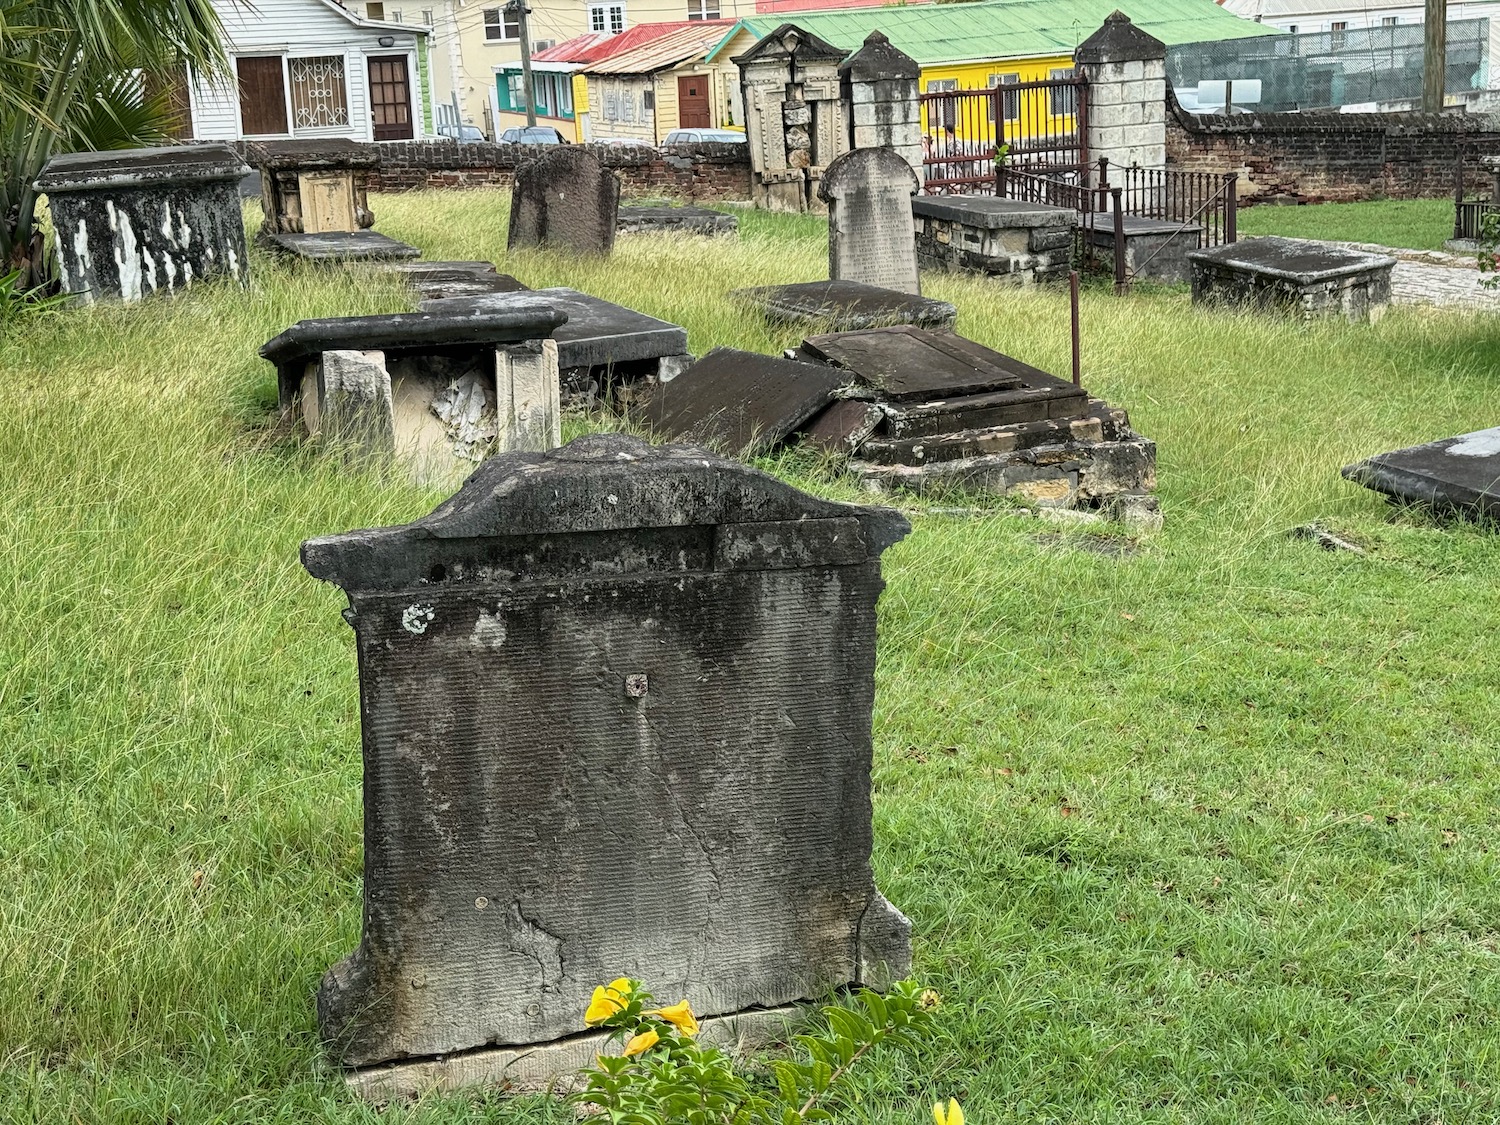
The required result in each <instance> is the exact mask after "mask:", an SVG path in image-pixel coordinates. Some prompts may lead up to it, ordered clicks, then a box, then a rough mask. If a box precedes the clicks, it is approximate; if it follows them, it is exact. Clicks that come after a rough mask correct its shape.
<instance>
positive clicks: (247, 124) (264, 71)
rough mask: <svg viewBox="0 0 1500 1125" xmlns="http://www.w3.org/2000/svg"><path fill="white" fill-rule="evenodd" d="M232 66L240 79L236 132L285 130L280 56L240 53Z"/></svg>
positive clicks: (260, 133) (262, 133) (249, 134)
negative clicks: (238, 128)
mask: <svg viewBox="0 0 1500 1125" xmlns="http://www.w3.org/2000/svg"><path fill="white" fill-rule="evenodd" d="M234 66H235V71H236V73H237V74H238V75H239V79H240V132H241V133H243V134H244V135H245V136H247V137H267V136H275V135H278V134H281V135H284V134H286V133H288V132H289V131H290V130H288V129H287V127H286V83H285V81H284V80H283V78H282V72H281V56H280V55H241V56H239V58H237V59H235V60H234Z"/></svg>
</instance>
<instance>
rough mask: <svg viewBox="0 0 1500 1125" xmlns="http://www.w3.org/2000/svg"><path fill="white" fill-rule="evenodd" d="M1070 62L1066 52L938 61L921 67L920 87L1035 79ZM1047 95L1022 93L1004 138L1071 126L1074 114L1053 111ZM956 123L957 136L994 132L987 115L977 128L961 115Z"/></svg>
mask: <svg viewBox="0 0 1500 1125" xmlns="http://www.w3.org/2000/svg"><path fill="white" fill-rule="evenodd" d="M1072 66H1073V60H1072V58H1071V57H1069V56H1067V55H1056V56H1053V57H1051V58H1040V59H1005V60H1003V61H998V62H996V61H991V62H979V63H951V64H940V65H934V66H927V67H923V68H922V73H921V77H920V79H919V82H920V86H919V89H920V90H921V92H922V93H924V94H925V93H929V92H931V89H932V88H931V87H930V86H929V83H933V82H943V83H947V82H953V83H955V86H954V89H957V90H987V89H989V88H990V86H991V85H992V84H993V83H992V80H991V76H992V75H1001V74H1016V75H1019V76H1020V79H1019V80H1020V81H1022V82H1036V81H1041V80H1045V79H1048V78H1051V77H1052V71H1054V70H1067V69H1070V68H1071V67H1072ZM1050 97H1051V92H1050V91H1047V90H1028V91H1025V92H1023V93H1021V94H1020V99H1021V101H1020V106H1019V110H1020V113H1019V119H1018V120H1015V121H1008V122H1006V129H1005V137H1006V139H1008V140H1016V139H1020V138H1025V137H1029V136H1032V135H1033V134H1035V133H1040V132H1050V133H1053V134H1056V133H1064V132H1067V131H1069V130H1071V129H1072V128H1073V115H1072V114H1053V113H1052V112H1051V106H1050V104H1049V99H1050ZM1039 123H1045V126H1046V127H1045V128H1044V129H1039V128H1038V127H1037V126H1038V124H1039ZM955 124H956V129H955V135H956V136H957V138H958V139H959V140H975V139H981V138H982V139H985V140H988V139H990V138H991V137H992V136H993V133H992V132H991V127H990V123H989V120H988V115H986V118H985V120H983V121H981V122H979V123H978V128H977V130H976V128H975V127H974V126H975V122H973V121H965V120H964V119H963V117H962V116H960V118H959V120H958V121H957V122H956V123H955ZM922 131H923V133H924V134H926V133H929V132H930V130H929V128H928V121H927V108H926V107H925V106H924V107H923V110H922ZM971 134H973V135H971Z"/></svg>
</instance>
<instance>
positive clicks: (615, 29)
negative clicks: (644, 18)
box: [589, 4, 625, 35]
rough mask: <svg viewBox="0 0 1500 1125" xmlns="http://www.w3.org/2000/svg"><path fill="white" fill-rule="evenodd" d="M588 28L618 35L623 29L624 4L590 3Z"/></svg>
mask: <svg viewBox="0 0 1500 1125" xmlns="http://www.w3.org/2000/svg"><path fill="white" fill-rule="evenodd" d="M589 30H590V31H603V32H607V33H608V34H610V35H618V34H620V32H622V31H624V30H625V5H624V4H590V5H589Z"/></svg>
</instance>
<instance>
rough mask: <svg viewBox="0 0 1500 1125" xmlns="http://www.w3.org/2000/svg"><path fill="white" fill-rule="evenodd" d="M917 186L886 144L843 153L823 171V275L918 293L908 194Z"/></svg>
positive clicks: (820, 192) (907, 167)
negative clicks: (825, 263) (825, 219)
mask: <svg viewBox="0 0 1500 1125" xmlns="http://www.w3.org/2000/svg"><path fill="white" fill-rule="evenodd" d="M921 188H922V185H921V183H920V182H919V181H918V180H917V174H916V173H915V172H913V171H912V170H911V165H910V164H908V163H907V162H906V161H905V160H903V159H902V158H901V157H899V156H897V155H896V153H895V152H893V151H892V150H891V149H888V148H864V149H855V150H854V151H853V152H846V153H844V155H843V156H840V157H839V158H838V159H837V160H835V161H834V162H833V163H832V164H831V165H830V166H829V168H828V171H827V172H826V173H824V175H823V182H822V184H821V185H820V186H819V188H818V196H819V198H821V199H822V200H823V201H824V202H825V203H827V204H828V276H829V278H831V279H832V280H834V281H858V282H861V283H863V284H865V285H878V286H880V287H881V288H883V289H895V290H898V291H900V292H902V293H921V292H922V284H921V281H920V280H919V278H918V276H917V251H916V245H915V241H914V238H915V233H914V229H913V223H912V213H911V197H912V196H914V195H916V194H917V192H918V191H920V190H921Z"/></svg>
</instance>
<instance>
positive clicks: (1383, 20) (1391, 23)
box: [1380, 16, 1400, 27]
mask: <svg viewBox="0 0 1500 1125" xmlns="http://www.w3.org/2000/svg"><path fill="white" fill-rule="evenodd" d="M1399 22H1400V21H1399V20H1398V19H1397V18H1396V17H1395V16H1381V17H1380V26H1381V27H1395V26H1396V24H1397V23H1399Z"/></svg>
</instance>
